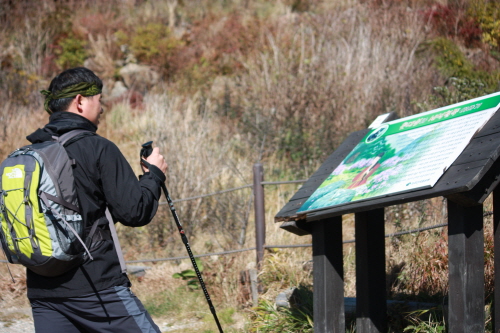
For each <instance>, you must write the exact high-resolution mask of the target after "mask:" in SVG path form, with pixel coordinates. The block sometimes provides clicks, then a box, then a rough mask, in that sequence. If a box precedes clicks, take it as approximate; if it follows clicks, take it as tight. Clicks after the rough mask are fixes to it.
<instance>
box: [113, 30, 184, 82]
mask: <svg viewBox="0 0 500 333" xmlns="http://www.w3.org/2000/svg"><path fill="white" fill-rule="evenodd" d="M115 36H116V38H117V42H118V43H119V44H120V45H122V44H126V45H128V46H129V47H130V50H131V51H132V53H133V54H134V56H135V57H136V58H137V60H138V61H140V62H143V63H146V64H150V65H153V66H157V67H159V68H160V69H163V70H164V71H165V72H166V73H167V74H168V73H169V70H170V67H171V66H170V62H171V59H172V56H173V54H174V53H175V52H176V50H177V49H178V48H180V47H181V46H182V45H183V42H182V41H181V40H178V39H176V38H175V37H174V36H173V35H172V33H171V31H170V29H169V28H168V26H166V25H163V24H161V23H149V24H147V25H146V26H138V27H137V28H136V30H135V31H134V32H132V33H130V32H127V31H124V30H119V31H118V32H116V34H115Z"/></svg>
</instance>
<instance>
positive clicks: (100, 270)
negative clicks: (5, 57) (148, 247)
mask: <svg viewBox="0 0 500 333" xmlns="http://www.w3.org/2000/svg"><path fill="white" fill-rule="evenodd" d="M73 129H86V130H89V131H91V132H93V133H95V132H96V130H97V127H96V126H95V125H94V124H92V123H91V122H90V121H89V120H87V119H86V118H84V117H81V116H79V115H77V114H74V113H70V112H56V113H54V114H52V115H51V116H50V119H49V123H48V124H47V125H46V126H45V127H44V128H43V129H38V130H36V131H35V132H34V133H32V134H31V135H29V136H28V137H27V139H28V140H29V141H30V142H32V143H36V142H43V141H48V140H50V139H51V137H52V135H54V134H56V135H61V134H64V133H66V132H68V131H70V130H73ZM66 151H67V152H68V155H69V157H70V158H71V159H74V160H75V161H76V167H75V168H74V169H73V172H74V177H75V185H76V189H77V194H78V199H79V203H80V208H81V214H82V216H83V220H84V221H85V224H86V226H87V231H88V230H89V229H90V227H91V225H92V224H93V222H94V221H96V220H98V219H104V220H105V218H104V215H105V214H104V212H105V209H106V205H107V206H108V207H109V210H110V212H111V214H112V216H113V219H114V220H115V222H117V221H119V222H121V223H122V224H124V225H126V226H131V227H139V226H144V225H146V224H148V223H149V222H150V221H151V219H152V218H153V216H154V215H155V213H156V210H157V208H158V200H159V198H160V194H161V187H160V186H161V183H160V182H161V181H162V180H164V179H162V180H159V179H157V178H155V177H153V175H150V174H149V173H146V174H145V175H144V176H142V177H141V179H140V180H138V179H137V177H136V176H135V174H134V173H133V171H132V168H131V167H130V165H129V164H128V162H127V161H126V160H125V157H124V156H123V154H122V153H121V152H120V150H119V149H118V147H117V146H116V145H115V144H114V143H112V142H111V141H109V140H107V139H105V138H103V137H101V136H99V135H97V134H94V135H87V136H84V137H83V138H80V139H79V140H76V141H75V142H72V143H69V144H68V145H67V147H66ZM103 224H104V225H103V227H102V228H103V230H104V231H101V233H102V235H103V237H101V238H102V239H101V240H100V241H99V242H97V244H95V245H93V248H92V249H91V253H92V256H93V258H94V260H86V261H85V262H84V263H83V264H82V265H81V266H79V267H77V268H75V269H73V270H71V271H69V272H67V273H65V274H63V275H61V276H57V277H44V276H40V275H38V274H36V273H33V272H32V271H30V270H29V269H28V270H27V287H28V298H46V297H75V296H81V295H85V294H89V293H94V292H96V291H100V290H103V289H106V288H109V287H113V286H118V285H130V282H129V280H128V277H127V276H126V274H122V273H121V269H120V264H119V261H118V256H117V254H116V250H115V247H114V244H113V241H112V240H111V237H108V236H107V235H108V234H109V231H106V229H109V227H106V225H105V223H103ZM124 251H126V249H124Z"/></svg>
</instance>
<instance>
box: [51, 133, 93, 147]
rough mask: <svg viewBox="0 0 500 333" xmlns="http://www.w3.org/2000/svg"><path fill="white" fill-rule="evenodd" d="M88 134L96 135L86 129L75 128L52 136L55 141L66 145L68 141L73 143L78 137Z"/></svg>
mask: <svg viewBox="0 0 500 333" xmlns="http://www.w3.org/2000/svg"><path fill="white" fill-rule="evenodd" d="M89 135H96V133H94V132H91V131H88V130H84V129H75V130H71V131H69V132H66V133H64V134H63V135H61V136H59V137H54V139H55V140H56V141H58V142H60V143H61V144H62V145H63V146H64V147H66V146H67V145H69V144H70V143H73V142H75V141H76V140H79V139H81V138H83V137H84V136H89Z"/></svg>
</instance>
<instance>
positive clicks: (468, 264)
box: [448, 200, 485, 333]
mask: <svg viewBox="0 0 500 333" xmlns="http://www.w3.org/2000/svg"><path fill="white" fill-rule="evenodd" d="M448 236H449V237H448V265H449V279H450V282H449V283H450V291H449V297H448V323H449V328H448V331H449V332H453V333H470V332H484V319H485V318H484V315H485V313H484V235H483V206H482V205H477V206H473V207H463V206H461V205H460V204H458V203H455V202H453V201H451V200H448Z"/></svg>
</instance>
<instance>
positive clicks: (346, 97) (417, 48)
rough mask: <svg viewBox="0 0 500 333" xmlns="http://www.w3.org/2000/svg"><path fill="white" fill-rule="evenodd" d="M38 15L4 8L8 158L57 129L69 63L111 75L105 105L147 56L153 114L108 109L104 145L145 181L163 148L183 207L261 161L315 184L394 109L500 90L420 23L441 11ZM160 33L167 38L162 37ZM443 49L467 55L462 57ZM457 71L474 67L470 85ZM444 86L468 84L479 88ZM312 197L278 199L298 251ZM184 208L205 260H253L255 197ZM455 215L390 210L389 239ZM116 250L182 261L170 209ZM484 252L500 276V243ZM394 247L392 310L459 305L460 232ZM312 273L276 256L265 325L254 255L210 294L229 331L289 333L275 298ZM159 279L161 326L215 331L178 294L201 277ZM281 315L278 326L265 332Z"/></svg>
mask: <svg viewBox="0 0 500 333" xmlns="http://www.w3.org/2000/svg"><path fill="white" fill-rule="evenodd" d="M4 4H5V6H3V5H4ZM29 4H30V1H26V0H23V1H16V2H11V1H1V0H0V18H4V19H5V20H4V21H5V22H4V23H5V24H4V25H3V27H2V30H0V36H2V38H0V46H1V49H0V98H2V100H3V101H4V102H3V104H2V105H1V106H0V123H1V126H0V138H1V140H2V143H3V144H2V146H1V147H0V157H5V156H6V154H8V153H9V152H10V151H12V150H13V149H15V148H17V147H19V146H21V145H24V144H26V141H25V139H24V137H25V136H26V135H27V134H29V133H30V132H31V131H33V130H35V129H36V128H38V127H41V126H43V125H44V124H45V122H46V121H47V115H46V114H45V113H44V112H43V111H42V103H41V102H42V100H41V97H40V95H39V94H38V92H37V91H38V90H40V89H45V88H47V86H48V83H49V80H50V79H51V77H52V76H53V75H54V74H55V73H56V72H57V71H59V70H61V69H62V68H61V64H63V63H68V61H70V60H71V61H73V60H72V59H78V57H74V56H75V54H73V52H75V53H76V51H74V50H72V49H71V48H65V47H64V46H65V45H68V44H65V43H66V42H75V43H76V45H80V46H82V47H83V51H84V52H83V53H78V54H76V55H77V56H80V55H81V54H85V55H86V57H87V59H86V60H85V64H87V65H89V66H90V67H92V68H93V69H94V70H95V71H96V73H97V74H98V75H100V76H101V77H102V79H103V81H104V82H105V86H106V88H105V92H106V93H109V92H110V90H111V88H112V86H113V84H114V83H115V82H116V81H118V80H122V78H121V77H120V75H119V69H120V67H121V66H123V65H124V64H125V63H127V62H133V61H134V58H135V60H138V61H139V62H141V61H142V62H143V63H142V64H146V65H150V66H151V67H152V68H153V69H154V70H156V71H158V72H159V73H161V74H162V80H161V83H159V84H158V85H156V86H155V87H153V88H151V89H149V90H148V91H146V92H145V93H144V96H141V97H142V98H143V102H142V104H141V105H139V106H133V105H131V104H130V103H128V102H126V101H127V99H126V98H125V99H123V101H124V102H123V103H118V104H117V103H116V102H114V101H109V102H110V103H109V105H108V107H107V109H106V111H105V115H104V117H103V118H104V119H103V121H102V124H101V125H100V128H99V131H98V133H99V134H100V135H102V136H105V137H107V138H109V139H111V140H112V141H114V142H116V143H117V145H118V146H119V148H120V149H121V151H122V152H123V153H124V155H125V156H126V158H127V159H128V160H129V162H130V163H131V165H132V167H133V168H134V170H135V171H136V172H137V174H140V172H141V171H140V167H139V163H138V158H139V149H140V145H141V144H142V143H144V142H146V141H149V140H153V141H154V145H157V146H159V147H160V148H161V151H162V153H163V154H164V155H165V157H166V159H167V161H168V164H169V172H168V175H167V186H168V188H169V191H170V194H171V196H172V198H173V199H174V200H175V199H183V198H188V197H192V196H198V195H202V194H207V193H212V192H216V191H220V190H224V189H227V188H233V187H238V186H241V185H246V184H250V183H252V174H251V172H252V165H253V164H254V163H255V162H262V163H263V164H264V170H265V180H291V179H301V178H307V177H308V176H310V175H311V174H312V173H313V172H314V171H315V170H316V169H317V167H318V166H319V165H320V164H321V163H322V162H323V161H324V160H325V158H326V157H327V156H328V155H329V154H330V153H331V152H333V151H334V150H335V148H336V147H337V146H338V145H339V144H340V143H341V142H342V141H343V139H344V138H345V137H346V136H347V135H348V134H349V133H351V132H353V131H356V130H360V129H363V128H365V127H366V126H367V125H368V124H369V123H370V122H371V121H372V120H373V119H374V118H375V117H376V116H377V115H379V114H382V113H386V112H390V111H396V112H397V113H398V115H399V116H400V117H404V116H407V115H410V114H413V113H416V112H420V111H422V110H423V108H426V107H429V108H430V107H431V106H432V107H434V106H435V104H437V103H448V102H450V101H452V100H453V101H455V99H457V98H462V97H463V96H472V95H478V94H482V93H484V91H483V90H484V89H483V90H481V91H479V90H480V89H476V88H475V86H474V87H472V85H471V84H468V83H467V82H473V83H474V84H476V83H477V85H478V86H481V84H482V83H481V82H479V81H477V80H476V79H478V80H479V79H481V80H482V79H483V78H485V77H486V76H487V75H489V74H488V73H487V72H486V71H482V72H481V73H479V74H480V75H479V74H478V75H473V74H470V73H472V72H474V71H476V67H475V66H477V65H478V64H480V63H481V62H485V61H486V62H487V63H488V64H489V66H490V67H488V68H490V69H491V68H493V69H492V70H491V73H490V74H491V75H490V76H489V77H487V79H488V80H490V81H492V80H493V81H494V78H495V77H496V76H495V75H497V74H498V73H497V71H496V69H498V62H495V60H494V59H492V58H491V57H489V53H488V49H487V48H486V47H484V48H483V49H481V50H474V52H471V54H473V55H474V56H473V57H472V56H471V57H469V58H467V56H466V55H467V54H468V53H467V52H463V51H464V50H466V46H465V44H463V43H462V41H461V36H460V35H459V34H458V32H457V33H455V34H454V35H451V36H450V35H449V34H448V33H446V35H445V36H442V35H440V32H439V31H438V30H436V28H435V24H434V23H435V22H434V21H433V20H431V19H430V18H429V17H428V16H425V15H422V13H424V14H425V13H428V10H429V9H432V8H434V7H432V6H431V5H432V4H431V2H430V1H427V0H413V1H355V0H345V1H333V2H330V1H309V0H300V1H295V0H294V1H289V0H285V1H279V2H269V1H262V0H258V1H246V0H240V1H231V2H228V1H209V0H203V1H176V0H169V1H160V0H151V1H121V0H120V1H107V2H106V4H102V6H101V7H99V11H97V9H96V8H95V6H93V4H94V2H92V1H65V2H53V1H47V0H44V1H40V3H39V6H38V7H37V10H34V9H33V8H32V7H33V6H29ZM77 9H78V10H77ZM9 14H10V15H9ZM24 14H26V15H24ZM20 17H22V19H20V20H17V18H20ZM426 17H427V18H428V19H425V18H426ZM150 23H154V24H155V26H154V27H153V28H151V27H149V28H147V25H148V24H150ZM158 27H159V28H158ZM163 28H164V29H163ZM139 35H140V36H141V37H144V39H146V40H150V41H151V43H154V42H155V40H154V38H156V37H157V36H159V38H161V39H162V40H161V43H159V42H158V44H162V43H163V44H162V45H164V46H165V47H163V48H160V50H159V51H157V50H153V48H151V49H150V50H148V49H147V48H144V47H143V44H141V43H140V38H139V39H137V36H139ZM120 36H121V37H123V36H125V37H128V38H121V37H120ZM436 36H441V37H442V39H438V40H435V39H434V38H435V37H436ZM134 37H135V39H134ZM123 41H126V43H128V44H127V45H122V44H121V43H122V42H123ZM69 44H71V43H69ZM432 45H434V47H433V46H432ZM436 45H438V46H439V47H437V46H436ZM450 45H451V46H453V47H451V46H450ZM134 50H135V51H134ZM138 50H139V51H140V52H139V51H138ZM440 50H441V51H442V50H445V51H446V50H448V51H449V50H451V51H453V57H451V56H449V54H448V53H446V52H445V53H446V54H444V55H443V54H439V52H441V51H440ZM80 51H82V49H81V48H80V49H79V50H78V52H80ZM148 51H150V52H148ZM153 51H154V52H153ZM134 52H135V54H134ZM141 52H142V53H141ZM443 52H444V51H443ZM457 59H461V60H464V59H466V60H467V63H466V65H467V66H465V67H466V69H467V71H468V72H467V71H465V70H464V66H462V67H460V66H459V65H457V64H456V62H457V61H456V60H457ZM148 61H149V62H148ZM463 62H464V61H462V63H463ZM82 64H83V63H82ZM82 64H79V65H82ZM439 66H441V68H440V67H439ZM457 66H458V67H457ZM466 72H467V73H469V74H470V75H471V77H470V79H471V80H473V81H470V80H469V81H468V80H467V79H464V78H461V79H460V80H458V81H453V80H450V81H445V80H446V79H447V77H445V76H444V75H445V74H443V73H466ZM467 73H466V74H467ZM476 74H477V73H476ZM464 75H465V74H464ZM467 75H468V74H467ZM474 80H475V81H474ZM445 82H460V83H461V84H462V83H464V82H465V83H464V84H465V85H466V87H465V88H464V89H462V88H459V87H458V86H456V85H455V86H453V87H451V86H447V85H446V83H445ZM488 82H489V81H488ZM434 87H440V89H438V90H434V89H433V88H434ZM472 88H474V89H472ZM490 88H491V87H490ZM453 89H455V90H453ZM460 89H462V90H463V91H462V90H460ZM436 92H437V93H439V94H437V95H433V94H436ZM133 93H134V92H133V91H131V92H130V94H133ZM471 94H472V95H471ZM432 95H433V96H434V97H433V98H431V96H432ZM105 97H106V96H105ZM298 187H299V186H297V185H286V186H285V185H284V186H267V187H266V192H265V196H266V198H265V199H266V201H265V202H266V215H265V216H266V221H267V226H266V227H267V235H266V237H267V240H266V243H267V244H298V243H310V242H311V238H310V236H305V237H297V236H294V235H293V234H290V233H287V232H285V231H283V230H281V229H280V228H279V225H278V224H274V223H273V222H272V221H273V218H274V215H275V214H276V212H278V211H279V210H280V209H281V207H283V206H284V205H285V204H286V202H287V201H288V200H289V198H290V197H291V196H292V195H293V194H294V193H295V192H296V191H297V189H298ZM175 206H176V209H177V210H178V214H179V216H180V218H181V221H182V223H183V226H184V227H185V229H186V232H187V234H188V238H189V240H190V243H191V246H192V248H193V251H194V252H195V254H201V253H207V252H219V251H225V250H232V249H242V248H247V247H252V246H254V239H255V234H254V218H253V201H252V192H251V189H248V188H247V189H242V190H238V191H234V192H229V193H225V194H222V195H218V196H213V197H207V198H198V199H195V200H190V201H180V202H176V204H175ZM444 207H445V205H443V202H442V200H441V199H439V198H436V199H432V200H426V201H421V202H415V203H409V204H405V205H398V206H394V207H388V208H387V209H386V221H387V223H386V232H387V233H391V232H397V231H402V230H407V229H412V228H416V227H424V226H429V225H433V224H438V223H443V222H444V221H445V220H446V212H445V209H444ZM488 223H489V222H488ZM488 228H489V227H488ZM489 229H491V228H489ZM489 229H488V230H489ZM343 230H344V231H343V232H344V235H343V237H344V240H349V239H353V238H354V228H353V216H352V215H347V216H344V228H343ZM488 232H490V231H488ZM119 235H120V238H121V240H122V242H123V245H124V246H123V247H124V250H125V256H126V259H128V260H132V259H135V260H137V259H147V258H149V259H151V258H164V257H170V256H181V255H185V249H184V246H183V245H182V242H181V241H180V238H179V237H178V234H177V230H176V227H175V225H174V223H173V221H172V218H171V216H170V212H169V210H168V207H167V206H166V205H162V206H160V208H159V211H158V214H157V216H156V217H155V219H154V220H153V221H152V223H151V224H150V225H148V226H146V227H143V228H137V229H130V228H124V227H119ZM486 240H487V242H489V243H488V244H489V245H488V246H487V251H486V254H487V256H489V258H490V259H489V261H487V262H489V263H491V241H490V240H491V237H490V236H487V237H486ZM386 244H387V247H386V249H387V252H386V254H387V271H388V280H387V281H388V290H389V296H391V297H394V298H406V297H413V296H415V295H422V297H431V298H432V297H435V298H438V297H443V296H444V294H445V293H446V283H447V272H446V270H447V262H446V257H447V253H446V251H445V250H446V229H444V230H441V229H438V230H436V231H427V232H425V233H421V234H413V235H407V236H402V237H393V238H390V239H388V240H387V241H386ZM344 255H345V257H344V262H345V268H344V272H345V281H346V284H345V294H346V296H355V279H354V277H355V265H354V261H355V260H354V258H355V253H354V246H353V244H347V245H345V246H344ZM310 258H311V251H310V249H308V248H305V249H294V250H277V249H270V250H267V252H266V257H265V261H264V263H263V269H262V271H261V272H260V280H261V282H262V286H263V290H262V293H261V295H260V301H261V303H260V307H259V308H258V309H253V310H250V309H251V305H252V303H251V301H250V299H249V298H248V295H247V294H246V293H245V292H244V289H245V288H247V286H242V284H241V279H240V272H241V271H244V270H246V269H249V268H252V267H253V266H254V262H255V254H254V253H253V252H243V253H239V254H233V255H228V256H212V257H208V258H204V259H203V266H204V272H203V274H204V278H205V279H206V282H207V286H208V288H209V292H210V293H211V296H213V300H214V303H215V304H216V307H217V309H218V310H219V311H220V312H221V314H222V315H221V316H222V317H224V318H225V319H224V325H227V326H228V327H230V330H232V331H234V332H236V331H248V330H255V331H258V330H259V329H262V330H264V327H265V329H266V330H267V331H273V327H274V329H277V327H282V328H283V327H291V326H287V325H289V324H290V322H286V321H283V320H282V319H283V317H281V316H282V315H283V313H282V312H279V311H275V309H274V305H273V302H274V298H275V297H276V295H277V294H278V293H279V292H280V291H282V290H283V289H284V288H287V287H292V286H301V288H304V289H307V288H310V287H311V284H312V278H311V274H310V273H311V272H310V269H308V268H307V267H309V266H308V265H306V266H305V267H306V268H304V263H305V262H307V261H308V260H309V259H310ZM148 265H149V266H150V267H151V269H150V270H148V271H147V274H146V275H145V276H144V277H141V278H135V277H133V278H132V279H133V282H134V290H135V291H136V292H137V293H138V294H139V295H140V296H141V299H144V300H145V304H146V305H147V307H148V309H149V310H150V311H151V312H152V313H153V315H155V316H157V317H161V318H165V317H172V318H175V319H176V320H178V321H181V322H187V321H189V320H190V319H189V318H191V319H192V318H194V319H195V321H197V322H201V324H202V326H200V327H198V328H197V330H204V329H205V330H207V331H209V330H213V327H212V324H213V323H212V322H211V319H210V315H209V313H208V309H207V308H206V305H205V304H204V301H203V300H202V299H200V295H198V294H197V292H196V291H189V290H188V289H187V286H186V285H185V282H184V281H182V280H178V279H174V278H172V275H173V274H174V273H177V272H180V271H182V270H184V269H187V268H189V262H188V261H185V260H177V261H175V262H155V263H152V264H148ZM490 266H491V265H490ZM490 266H487V267H488V268H487V269H486V271H487V272H489V273H487V274H488V275H487V276H488V278H487V285H488V288H489V289H488V290H491V288H492V285H491V281H492V278H491V276H492V273H491V272H492V268H491V267H490ZM422 271H425V272H426V273H425V274H421V272H422ZM13 273H14V276H15V277H16V281H15V282H11V281H10V280H9V279H10V278H9V276H8V273H7V271H6V269H5V266H4V265H0V281H1V283H0V286H1V287H0V288H1V290H2V293H0V302H2V304H17V305H19V304H20V305H24V306H26V301H25V299H24V295H23V294H24V293H25V284H24V280H23V279H24V273H23V270H22V268H20V267H14V268H13ZM299 310H300V311H302V314H301V315H297V313H296V312H293V311H292V312H290V313H288V314H284V315H285V316H292V317H294V318H292V321H291V324H290V325H296V324H297V321H296V319H298V318H300V320H303V322H302V324H303V326H300V328H296V330H299V329H300V330H304V331H307V330H308V329H310V326H311V325H310V323H308V322H307V321H308V318H309V317H310V316H309V313H308V312H307V311H306V310H305V308H303V309H299ZM266 311H267V312H269V313H271V314H272V315H273V316H275V317H273V318H272V320H273V321H267V322H263V321H265V318H266ZM273 311H274V312H273ZM304 314H305V315H304ZM308 316H309V317H308ZM245 317H246V318H245ZM412 324H413V325H414V326H415V327H419V325H420V326H422V327H423V326H425V325H424V324H426V323H423V324H422V323H421V322H412ZM438 324H439V323H435V322H433V323H429V326H436V325H438ZM273 325H274V326H273ZM280 325H281V326H280ZM298 325H300V324H298ZM296 327H299V326H296ZM190 329H191V331H192V328H189V327H188V328H184V330H185V331H189V330H190Z"/></svg>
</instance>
